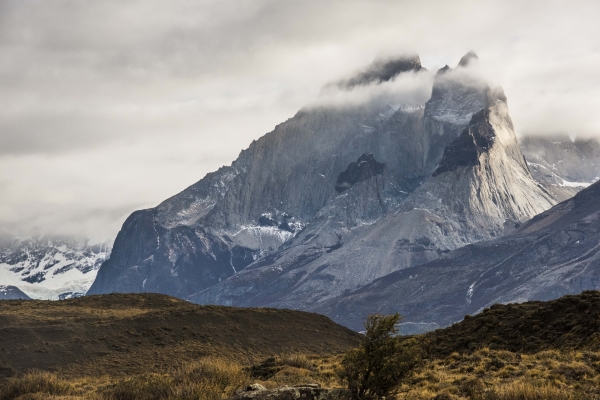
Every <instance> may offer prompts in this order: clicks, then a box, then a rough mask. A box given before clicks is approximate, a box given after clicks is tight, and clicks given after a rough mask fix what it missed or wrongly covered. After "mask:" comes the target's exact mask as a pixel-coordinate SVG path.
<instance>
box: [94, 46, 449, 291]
mask: <svg viewBox="0 0 600 400" xmlns="http://www.w3.org/2000/svg"><path fill="white" fill-rule="evenodd" d="M382 66H383V67H382ZM390 71H391V72H390ZM419 71H421V66H420V62H419V60H418V57H411V58H401V59H399V60H391V61H388V62H384V63H381V62H377V63H375V64H374V65H373V66H372V67H371V68H368V69H367V70H366V71H363V72H361V73H360V74H359V75H358V77H359V78H360V79H359V78H357V79H355V80H352V78H351V79H350V80H351V81H352V82H353V83H352V84H351V85H349V84H347V83H346V84H341V83H337V84H336V85H337V90H340V91H341V92H342V93H344V91H347V90H351V89H353V90H354V89H355V88H356V87H359V86H361V85H364V84H372V85H375V86H377V85H381V84H383V83H385V82H387V80H389V79H392V78H394V77H396V76H398V75H401V74H419V73H420V72H419ZM365 76H368V79H367V78H365ZM425 112H427V111H426V110H425ZM423 114H424V108H423V105H422V104H414V103H411V104H404V103H395V102H394V98H393V96H392V98H389V96H388V97H385V98H382V97H377V96H375V97H374V98H373V99H370V100H369V101H367V102H363V103H361V104H359V105H352V104H351V105H347V106H338V105H330V106H329V105H321V106H315V107H307V108H306V109H303V110H301V111H300V112H298V113H297V114H296V115H295V116H294V117H293V118H291V119H290V120H288V121H286V122H285V123H283V124H280V125H278V126H277V127H276V128H275V130H274V131H273V132H270V133H268V134H267V135H265V136H264V137H262V138H260V139H259V140H257V141H254V142H253V143H252V144H251V145H250V147H249V148H248V149H246V150H244V151H242V153H241V154H240V156H239V157H238V159H237V160H236V161H234V162H233V163H232V165H231V166H229V167H223V168H221V169H220V170H219V171H217V172H215V173H212V174H209V175H207V176H206V177H205V178H204V179H202V180H201V181H199V182H198V183H196V184H194V185H192V186H191V187H190V188H188V189H186V190H185V191H183V192H182V193H180V194H178V195H176V196H174V197H172V198H170V199H168V200H166V201H165V202H163V203H162V204H160V205H159V206H158V207H156V208H154V209H149V210H141V211H138V212H136V213H134V214H132V215H131V216H130V217H129V218H128V220H127V221H126V222H125V224H124V225H123V229H122V230H121V232H120V233H119V235H118V237H117V239H116V241H115V249H114V251H113V253H112V255H111V258H110V260H109V261H107V262H106V263H105V265H104V266H103V267H102V268H101V271H100V273H99V276H98V279H97V280H96V282H95V283H94V285H93V286H92V287H91V289H90V291H89V293H90V294H92V293H107V292H112V291H131V292H141V291H159V292H162V293H167V294H172V295H176V296H179V297H184V298H185V297H187V296H189V295H191V294H193V293H195V292H197V291H199V290H201V289H203V288H206V287H209V286H211V285H213V284H215V283H218V282H219V281H221V280H223V279H225V278H227V277H229V276H231V275H233V274H235V273H236V272H239V271H241V270H242V269H244V268H245V267H246V266H247V265H248V264H250V263H251V262H253V261H255V260H257V259H259V258H261V257H264V256H266V255H267V254H269V253H271V252H273V251H275V250H276V249H277V248H278V247H279V246H280V245H281V244H282V243H284V242H286V241H287V240H289V239H290V238H292V237H293V236H294V235H295V234H296V233H297V232H299V231H300V230H301V229H302V228H304V227H305V226H306V224H307V223H308V221H310V220H311V219H312V218H314V216H315V215H316V213H317V212H319V210H321V209H322V208H323V206H325V205H326V204H327V203H328V201H329V200H330V199H331V198H333V197H335V195H336V193H337V192H336V190H335V189H334V188H335V184H336V181H337V179H338V175H339V173H340V172H341V171H343V170H345V169H346V167H347V166H348V164H349V163H350V162H353V161H356V160H357V159H358V158H359V157H360V156H361V155H362V154H364V153H367V152H370V153H372V154H373V156H374V157H375V159H377V160H384V162H385V163H386V165H387V167H388V168H389V171H390V173H389V174H387V175H386V176H388V177H389V179H391V180H393V181H398V182H401V181H402V178H403V177H411V178H413V179H418V177H421V176H424V175H426V174H427V173H428V172H429V170H431V168H433V167H434V164H435V163H436V160H432V159H431V157H428V156H426V155H424V154H423V149H427V150H429V149H431V148H435V152H437V153H439V154H441V152H442V151H443V148H444V146H445V144H446V142H450V141H451V140H452V139H453V137H452V135H451V132H448V134H446V135H444V134H441V135H440V134H438V133H437V132H436V136H440V137H442V138H444V140H438V142H439V144H437V146H433V147H432V146H429V145H427V143H425V140H426V138H422V139H421V140H412V141H408V140H406V139H408V138H407V135H408V136H410V135H411V134H412V133H413V132H414V127H415V126H418V125H419V123H420V122H419V121H421V120H422V119H423ZM440 127H441V128H440V129H443V127H446V128H452V129H451V131H452V130H453V129H454V130H455V129H458V128H457V127H455V126H454V124H453V123H452V122H450V123H445V125H443V126H441V125H440ZM398 155H400V156H398ZM387 188H388V191H387V192H386V196H387V197H386V199H388V200H389V201H393V198H394V197H397V196H399V195H400V196H401V195H402V193H400V192H399V191H398V190H399V189H398V188H399V185H395V186H394V185H388V186H387Z"/></svg>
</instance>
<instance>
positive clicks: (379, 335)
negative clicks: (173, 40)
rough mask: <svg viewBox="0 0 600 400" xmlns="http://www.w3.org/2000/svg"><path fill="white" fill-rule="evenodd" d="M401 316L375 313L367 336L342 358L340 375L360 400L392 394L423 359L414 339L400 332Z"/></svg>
mask: <svg viewBox="0 0 600 400" xmlns="http://www.w3.org/2000/svg"><path fill="white" fill-rule="evenodd" d="M400 319H401V317H400V315H399V314H398V313H396V314H394V315H381V314H374V315H369V316H368V317H367V321H366V322H365V331H366V332H365V337H364V338H363V341H362V343H361V344H360V345H359V347H358V348H357V349H353V350H350V351H349V352H348V353H346V355H345V356H344V358H343V359H342V362H341V367H340V368H339V369H338V376H339V377H340V379H341V381H342V384H344V386H347V387H348V389H349V390H350V395H351V396H352V398H353V399H356V400H370V399H379V398H382V397H384V396H389V395H390V394H392V393H393V392H394V390H395V389H396V388H397V387H398V386H399V385H400V383H401V382H402V380H403V379H404V378H406V376H407V375H408V374H409V373H410V372H411V370H412V369H413V367H414V366H415V365H416V364H417V363H418V361H419V352H418V348H417V345H416V342H415V341H414V340H413V339H404V340H402V339H403V338H400V337H398V336H397V334H398V328H397V327H396V325H397V324H398V322H399V321H400Z"/></svg>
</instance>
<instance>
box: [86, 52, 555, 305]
mask: <svg viewBox="0 0 600 400" xmlns="http://www.w3.org/2000/svg"><path fill="white" fill-rule="evenodd" d="M476 58H477V56H476V55H475V54H474V53H469V54H467V55H466V56H465V57H463V59H462V60H461V63H460V64H459V65H458V66H457V67H456V68H455V69H451V68H443V69H441V70H439V71H438V72H437V73H436V74H435V77H434V79H433V85H432V87H431V96H430V98H429V99H421V98H415V99H410V101H408V102H407V101H406V96H400V95H398V97H397V99H394V96H393V95H390V90H391V89H393V88H394V86H393V83H394V82H393V81H394V80H395V79H399V77H404V78H410V77H415V76H421V75H419V74H429V72H428V71H426V70H425V69H423V68H422V67H421V65H420V62H419V59H418V57H414V56H411V57H404V58H399V59H398V60H395V61H389V62H387V63H382V62H380V61H376V62H374V63H373V65H371V66H370V67H369V68H367V69H366V70H364V71H362V72H360V73H359V74H357V75H356V76H355V77H351V78H349V79H347V80H344V81H340V82H342V83H340V82H338V83H337V86H339V87H340V88H342V89H343V90H342V93H348V95H349V96H350V95H351V94H352V91H353V90H358V89H357V88H358V87H364V86H365V85H366V86H369V87H370V89H371V90H372V92H373V93H376V94H375V95H373V96H371V97H369V98H368V99H367V100H364V101H363V102H362V103H360V104H356V103H355V102H349V103H348V104H343V105H340V104H336V105H329V104H327V103H317V105H311V106H308V107H306V108H304V109H302V110H300V111H299V112H298V113H297V114H296V115H295V116H294V117H293V118H291V119H289V120H288V121H286V122H284V123H282V124H280V125H278V126H277V127H276V128H275V130H274V131H272V132H270V133H268V134H266V135H265V136H263V137H262V138H260V139H258V140H256V141H254V142H253V143H252V144H251V145H250V147H249V148H248V149H246V150H244V151H242V152H241V154H240V156H239V157H238V159H237V160H236V161H234V162H233V163H232V164H231V166H228V167H223V168H221V169H219V170H218V171H216V172H215V173H212V174H208V175H207V176H206V177H205V178H204V179H202V180H201V181H199V182H198V183H196V184H194V185H192V186H191V187H189V188H188V189H186V190H184V191H183V192H182V193H180V194H178V195H176V196H174V197H172V198H170V199H168V200H166V201H165V202H163V203H162V204H160V205H159V206H158V207H156V208H154V209H148V210H141V211H137V212H135V213H133V214H132V215H131V216H130V217H129V218H128V219H127V221H126V222H125V224H124V225H123V229H122V230H121V232H119V235H118V237H117V239H116V241H115V245H114V250H113V252H112V254H111V257H110V259H109V260H108V261H106V262H105V263H104V264H103V265H102V267H101V269H100V271H99V273H98V277H97V279H96V281H95V282H94V284H93V286H92V288H91V289H90V291H89V293H90V294H96V293H108V292H118V291H120V292H143V291H156V292H161V293H166V294H171V295H175V296H179V297H182V298H188V299H190V300H192V301H194V302H198V303H207V304H227V305H243V306H250V305H252V306H275V307H290V308H296V309H312V308H316V307H319V305H320V304H323V302H327V301H329V300H331V299H334V298H336V297H339V296H342V295H344V294H345V293H349V292H351V291H353V290H357V289H359V288H360V287H362V286H364V285H367V284H369V283H370V282H372V281H373V280H374V279H377V278H379V277H383V276H385V275H387V274H390V273H392V272H394V271H398V270H402V269H406V268H417V267H415V266H418V265H419V264H423V263H426V262H428V261H432V260H435V259H437V258H439V257H441V256H442V255H443V254H445V253H447V252H449V251H452V250H454V249H457V248H459V247H462V246H465V245H467V244H470V243H474V242H477V241H481V240H486V239H491V238H495V237H498V236H501V235H504V234H506V233H508V232H511V231H514V230H515V229H516V227H518V226H519V224H521V223H523V222H525V221H527V220H528V219H530V218H531V217H533V216H534V215H536V214H539V213H540V212H543V211H544V210H546V209H548V208H550V207H551V206H552V205H554V204H555V200H554V198H553V197H552V195H551V194H550V193H549V192H548V191H547V190H546V189H545V188H544V187H543V186H541V185H539V184H538V183H536V182H535V181H534V180H533V178H532V177H531V175H530V173H529V170H528V167H527V164H526V162H525V160H524V157H523V155H522V154H521V151H520V149H519V144H518V142H517V139H516V137H515V134H514V129H513V126H512V122H511V120H510V116H509V114H508V106H507V101H506V97H505V96H504V93H503V92H502V90H501V89H500V88H492V87H490V86H489V85H488V84H487V83H486V82H485V81H482V80H481V78H479V77H478V76H477V75H476V74H471V73H470V71H471V69H472V68H474V65H473V64H474V63H473V62H472V61H473V60H475V59H476ZM467 67H468V68H467ZM403 74H407V75H403ZM343 82H345V83H343ZM396 90H399V89H396ZM377 93H381V94H380V95H377ZM402 101H404V102H402Z"/></svg>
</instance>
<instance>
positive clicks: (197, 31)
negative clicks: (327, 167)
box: [0, 0, 600, 239]
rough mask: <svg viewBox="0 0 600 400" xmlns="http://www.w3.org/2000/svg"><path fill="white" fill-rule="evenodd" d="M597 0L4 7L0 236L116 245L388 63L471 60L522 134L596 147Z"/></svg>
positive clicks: (82, 0) (25, 3)
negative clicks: (139, 216) (318, 101)
mask: <svg viewBox="0 0 600 400" xmlns="http://www.w3.org/2000/svg"><path fill="white" fill-rule="evenodd" d="M599 15H600V2H599V1H597V0H593V1H568V2H567V1H548V0H545V1H532V0H528V1H507V0H501V1H442V0H439V1H414V0H411V1H376V0H365V1H353V0H340V1H326V0H315V1H303V0H294V1H283V0H272V1H263V0H244V1H234V0H214V1H187V0H181V1H179V0H170V1H162V0H161V1H157V0H140V1H129V0H102V1H91V0H90V1H87V0H2V1H0V195H1V197H0V231H1V230H5V231H11V232H20V233H23V232H27V231H29V230H31V229H37V230H39V231H42V232H49V233H71V234H84V235H87V236H90V237H92V238H94V239H101V238H112V237H114V236H115V235H116V233H117V232H118V230H119V228H120V226H121V224H122V223H123V221H124V219H125V218H126V216H127V215H128V214H129V213H130V212H132V211H134V210H136V209H139V208H146V207H152V206H155V205H156V204H158V203H159V202H160V201H161V200H163V199H165V198H167V197H169V196H171V195H173V194H175V193H177V192H178V191H180V190H182V189H184V188H185V187H187V186H189V185H190V184H192V183H194V182H196V181H197V180H199V179H200V178H202V177H203V176H204V174H206V173H207V172H210V171H213V170H215V169H216V168H218V167H219V166H221V165H224V164H229V163H230V162H231V161H232V160H233V159H235V158H236V157H237V155H238V153H239V151H240V150H241V149H243V148H245V147H247V146H248V144H249V143H250V142H251V141H252V140H253V139H257V138H258V137H260V136H262V135H263V134H265V133H266V132H269V131H270V130H272V129H273V128H274V126H275V125H276V124H278V123H280V122H283V121H284V120H285V119H287V118H289V117H291V116H293V115H294V114H295V112H296V111H297V110H298V109H299V108H301V107H302V106H303V105H304V104H307V103H310V102H311V101H313V100H314V99H315V98H316V96H317V95H318V93H319V90H320V89H321V87H322V86H323V85H324V84H325V83H327V82H330V81H332V80H337V79H339V78H343V77H345V76H348V75H349V74H351V73H352V72H353V71H356V70H357V69H360V68H361V67H364V66H365V65H367V64H369V63H370V62H371V61H372V60H373V59H374V58H376V57H378V56H387V55H394V54H400V53H404V52H417V53H418V54H419V55H420V57H421V61H422V64H423V65H424V66H425V67H426V68H428V69H430V70H435V69H437V68H440V67H442V66H444V65H445V64H449V65H450V66H452V67H453V66H455V65H456V64H457V62H458V60H459V59H460V57H461V56H462V55H463V54H464V53H466V52H467V51H468V50H471V49H472V50H474V51H476V52H477V53H478V55H479V57H480V60H481V65H482V67H483V68H484V69H485V71H486V73H487V74H488V76H490V77H491V78H492V79H493V80H494V83H497V84H500V85H502V86H503V87H504V89H505V92H506V95H507V97H508V101H509V107H510V110H511V115H512V117H513V120H514V122H515V127H516V130H517V132H518V134H520V135H523V134H531V133H535V134H548V133H556V132H565V133H569V134H571V135H579V136H582V135H595V134H600V112H598V110H599V109H600V24H599V23H598V21H597V20H598V16H599Z"/></svg>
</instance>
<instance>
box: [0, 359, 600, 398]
mask: <svg viewBox="0 0 600 400" xmlns="http://www.w3.org/2000/svg"><path fill="white" fill-rule="evenodd" d="M340 358H341V357H340V356H336V355H332V356H317V355H306V354H299V353H291V354H280V355H278V356H275V357H270V358H267V359H265V360H264V361H263V362H262V363H259V364H256V365H254V366H248V365H241V364H238V363H235V362H232V361H227V360H224V359H218V358H214V357H206V358H202V359H199V360H197V361H194V362H188V363H183V364H181V365H179V366H178V367H176V368H172V369H170V370H168V371H163V372H162V373H150V372H146V373H141V374H137V375H131V376H127V377H121V378H119V377H111V376H108V375H107V376H104V377H83V378H72V377H68V378H64V379H63V378H61V377H60V376H57V375H55V374H51V373H48V372H30V373H28V374H24V375H21V376H20V377H16V378H11V379H9V380H7V381H5V383H4V384H2V385H0V400H10V399H17V398H18V399H20V400H27V399H30V400H41V399H54V400H56V399H65V400H67V399H69V400H74V399H87V400H89V399H93V400H153V399H182V400H184V399H202V400H223V399H226V398H228V397H230V396H232V395H233V394H234V393H235V392H236V391H237V390H238V389H240V388H242V387H245V386H247V385H248V384H251V383H255V382H256V383H260V384H261V385H263V386H265V387H267V388H274V387H279V386H285V385H302V384H306V383H319V384H321V385H322V386H323V387H339V382H338V380H337V377H336V374H335V369H336V366H337V365H338V364H339V361H340ZM434 399H435V400H459V399H472V400H542V399H543V400H584V399H585V400H594V399H599V400H600V352H599V353H597V352H581V351H579V352H577V351H556V350H547V351H542V352H539V353H536V354H530V355H527V354H519V353H513V352H510V351H504V350H490V349H487V348H484V349H480V350H477V351H474V352H472V353H470V354H459V353H453V354H451V355H449V356H448V357H445V358H442V359H435V360H426V361H424V362H423V363H422V365H420V366H419V368H418V369H417V370H416V371H415V372H414V374H413V375H412V377H410V378H409V379H408V380H407V381H406V382H404V383H403V384H402V385H401V387H400V393H399V394H398V396H397V399H396V400H434Z"/></svg>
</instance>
